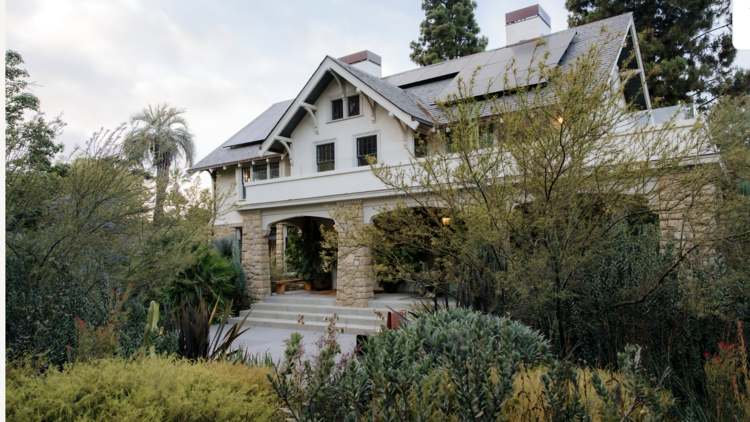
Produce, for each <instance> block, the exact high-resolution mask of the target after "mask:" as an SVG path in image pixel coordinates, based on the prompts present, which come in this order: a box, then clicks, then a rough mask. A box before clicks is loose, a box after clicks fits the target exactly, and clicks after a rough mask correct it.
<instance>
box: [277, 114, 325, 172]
mask: <svg viewBox="0 0 750 422" xmlns="http://www.w3.org/2000/svg"><path fill="white" fill-rule="evenodd" d="M315 127H316V128H317V124H316V126H315ZM275 139H276V140H277V141H279V142H281V145H284V148H286V152H288V153H289V165H290V166H293V165H294V154H292V148H291V147H290V146H289V145H290V144H291V143H292V138H286V137H283V136H276V138H275Z"/></svg>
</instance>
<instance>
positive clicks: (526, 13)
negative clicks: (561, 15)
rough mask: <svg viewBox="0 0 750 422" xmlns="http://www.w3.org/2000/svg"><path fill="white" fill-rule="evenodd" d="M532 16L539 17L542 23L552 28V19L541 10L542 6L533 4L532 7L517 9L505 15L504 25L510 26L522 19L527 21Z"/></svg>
mask: <svg viewBox="0 0 750 422" xmlns="http://www.w3.org/2000/svg"><path fill="white" fill-rule="evenodd" d="M534 16H539V17H540V18H542V20H543V21H544V23H546V24H547V25H549V27H550V28H551V27H552V19H551V18H550V17H549V15H548V14H547V12H546V11H545V10H544V9H542V6H540V5H538V4H535V5H533V6H529V7H524V8H523V9H518V10H515V11H513V12H510V13H506V14H505V25H506V26H507V25H510V24H511V23H515V22H518V21H522V20H524V19H528V18H531V17H534Z"/></svg>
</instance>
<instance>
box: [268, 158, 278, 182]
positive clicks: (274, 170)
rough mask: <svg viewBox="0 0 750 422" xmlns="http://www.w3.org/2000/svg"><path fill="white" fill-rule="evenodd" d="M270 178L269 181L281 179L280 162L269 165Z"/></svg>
mask: <svg viewBox="0 0 750 422" xmlns="http://www.w3.org/2000/svg"><path fill="white" fill-rule="evenodd" d="M268 178H269V179H278V178H279V162H278V161H277V162H275V163H271V164H270V165H269V172H268Z"/></svg>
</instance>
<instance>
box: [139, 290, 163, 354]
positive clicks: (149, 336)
mask: <svg viewBox="0 0 750 422" xmlns="http://www.w3.org/2000/svg"><path fill="white" fill-rule="evenodd" d="M158 324H159V306H158V305H157V304H156V302H154V301H153V300H152V301H151V305H149V307H148V316H147V317H146V330H145V331H144V332H143V348H144V349H145V348H148V350H149V352H150V354H151V356H152V357H153V356H155V355H156V345H155V343H156V339H157V338H158V337H159V336H160V335H161V332H162V330H164V328H163V327H159V326H158Z"/></svg>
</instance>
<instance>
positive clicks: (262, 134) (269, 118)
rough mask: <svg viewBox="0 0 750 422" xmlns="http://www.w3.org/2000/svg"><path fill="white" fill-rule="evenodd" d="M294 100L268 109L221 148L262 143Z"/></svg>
mask: <svg viewBox="0 0 750 422" xmlns="http://www.w3.org/2000/svg"><path fill="white" fill-rule="evenodd" d="M292 101H294V100H288V101H282V102H280V103H276V104H274V105H272V106H271V107H269V108H268V109H267V110H266V111H264V112H263V113H261V114H260V116H258V117H256V118H255V119H254V120H253V121H252V122H250V123H249V124H248V125H247V126H245V127H243V128H242V130H240V131H239V132H237V133H236V134H235V135H234V136H232V137H231V138H229V140H228V141H226V142H225V143H224V144H223V145H222V147H224V148H229V147H234V146H237V145H242V144H247V143H250V142H257V141H264V140H265V139H266V138H267V137H268V135H269V134H270V133H271V131H272V130H273V128H274V126H276V123H278V122H279V120H280V119H281V116H283V115H284V112H286V110H287V109H288V108H289V105H290V104H291V103H292Z"/></svg>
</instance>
